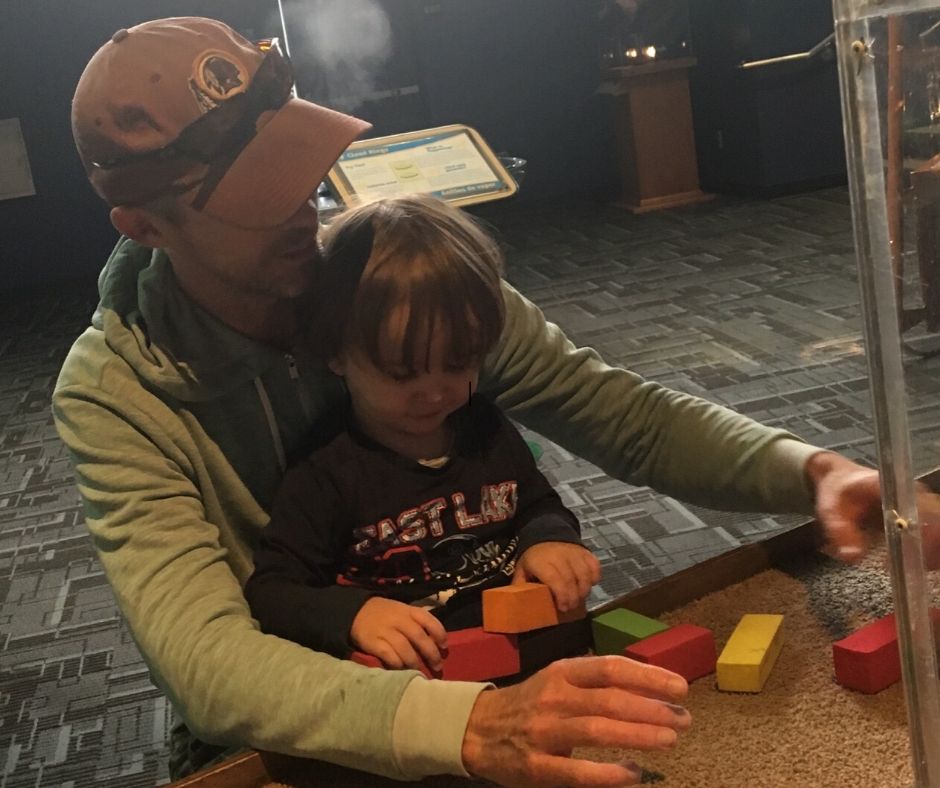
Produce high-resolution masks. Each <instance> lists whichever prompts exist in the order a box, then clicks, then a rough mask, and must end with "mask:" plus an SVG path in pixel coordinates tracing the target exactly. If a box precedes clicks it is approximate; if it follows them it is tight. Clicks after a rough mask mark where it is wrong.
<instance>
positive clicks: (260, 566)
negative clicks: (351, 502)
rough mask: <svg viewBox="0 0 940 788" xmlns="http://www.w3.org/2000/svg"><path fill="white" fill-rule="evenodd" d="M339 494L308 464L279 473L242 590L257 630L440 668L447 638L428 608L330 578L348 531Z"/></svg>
mask: <svg viewBox="0 0 940 788" xmlns="http://www.w3.org/2000/svg"><path fill="white" fill-rule="evenodd" d="M342 498H343V496H342V495H341V494H340V492H339V491H338V490H337V489H336V487H335V486H334V485H333V484H332V483H330V479H329V474H326V473H323V472H318V471H317V469H316V468H315V467H314V466H313V465H311V464H310V463H303V464H302V465H299V466H297V467H296V468H295V469H293V470H292V471H290V472H288V474H287V475H286V476H285V478H284V482H283V484H282V486H281V488H280V490H279V491H278V495H277V497H276V498H275V502H274V506H273V508H272V514H271V522H270V523H269V524H268V526H267V528H265V530H264V534H263V536H262V539H261V543H260V545H259V546H258V548H257V549H256V551H255V571H254V574H252V576H251V577H250V578H249V579H248V583H247V585H246V586H245V597H246V599H247V600H248V603H249V605H250V606H251V612H252V615H253V616H254V617H255V618H256V619H257V620H258V623H259V624H260V625H261V629H262V631H264V632H266V633H268V634H271V635H277V636H278V637H282V638H284V639H286V640H292V641H294V642H295V643H299V644H300V645H302V646H307V647H308V648H312V649H316V650H317V651H328V652H329V653H331V654H334V655H336V656H339V657H347V656H349V653H350V652H351V651H352V650H353V648H357V649H358V650H360V651H364V652H366V653H367V654H372V655H373V656H376V657H378V658H379V659H381V660H382V662H383V663H385V665H386V666H387V667H390V668H408V667H410V668H416V669H421V668H422V667H423V666H425V665H426V666H427V667H429V668H430V669H431V670H432V671H434V672H439V671H440V668H441V664H442V660H443V656H442V651H443V650H444V649H445V648H446V645H447V634H446V632H445V631H444V627H443V625H442V624H441V623H440V621H438V620H437V619H436V618H435V617H434V616H433V615H431V614H430V613H429V612H428V611H426V610H423V609H419V608H414V607H411V606H410V605H406V604H405V603H404V602H397V601H395V600H392V599H383V598H381V597H378V596H375V595H374V594H373V592H372V591H370V590H368V589H363V588H357V587H355V586H342V585H338V584H337V583H336V575H337V565H338V563H339V559H340V555H341V552H342V550H343V549H344V545H345V538H346V535H348V533H349V527H350V518H349V516H348V515H347V514H346V513H345V511H344V509H343V508H342Z"/></svg>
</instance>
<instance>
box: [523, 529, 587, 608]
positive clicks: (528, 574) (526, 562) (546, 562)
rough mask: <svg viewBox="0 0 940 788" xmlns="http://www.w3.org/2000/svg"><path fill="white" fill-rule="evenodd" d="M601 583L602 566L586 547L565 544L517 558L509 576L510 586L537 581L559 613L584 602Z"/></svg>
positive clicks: (545, 546) (545, 544)
mask: <svg viewBox="0 0 940 788" xmlns="http://www.w3.org/2000/svg"><path fill="white" fill-rule="evenodd" d="M600 579H601V562H600V561H598V560H597V559H596V558H595V557H594V554H593V553H591V551H590V550H588V549H587V548H586V547H582V546H581V545H578V544H570V543H568V542H540V543H539V544H535V545H532V547H530V548H529V549H528V550H526V551H525V552H524V553H523V554H522V555H521V556H519V559H518V560H517V561H516V571H515V573H514V574H513V576H512V582H513V583H527V582H531V581H532V580H538V581H539V582H540V583H544V584H545V585H547V586H548V587H549V589H550V590H551V592H552V596H553V597H554V599H555V606H556V607H557V608H558V609H559V610H560V611H561V612H562V613H567V612H568V611H569V610H574V609H575V608H576V607H578V605H580V604H581V603H582V602H584V600H585V599H587V595H588V592H589V591H590V590H591V586H593V585H594V584H595V583H596V582H598V581H599V580H600Z"/></svg>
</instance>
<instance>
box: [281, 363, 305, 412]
mask: <svg viewBox="0 0 940 788" xmlns="http://www.w3.org/2000/svg"><path fill="white" fill-rule="evenodd" d="M284 358H285V359H286V360H287V374H288V375H289V376H290V379H291V380H292V381H294V388H295V390H296V391H297V399H298V400H299V401H300V407H301V409H302V410H303V412H304V416H305V417H306V419H307V421H310V406H309V404H308V403H307V398H306V397H305V396H304V393H303V391H302V390H301V388H300V370H298V369H297V359H296V358H295V357H294V354H293V353H285V354H284Z"/></svg>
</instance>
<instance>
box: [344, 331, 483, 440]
mask: <svg viewBox="0 0 940 788" xmlns="http://www.w3.org/2000/svg"><path fill="white" fill-rule="evenodd" d="M388 344H389V345H391V344H392V343H388ZM447 344H448V343H447V337H446V336H444V335H443V333H439V334H438V335H437V336H435V337H433V338H432V339H431V342H430V356H429V359H428V362H429V363H428V368H427V369H423V368H422V369H411V368H409V366H408V365H406V364H404V363H403V362H402V360H401V353H400V349H396V350H392V348H391V347H386V348H383V352H382V357H383V359H384V360H383V363H382V365H381V366H377V365H376V364H374V363H373V362H372V361H371V360H370V359H369V358H368V357H367V356H366V355H365V353H363V352H361V351H359V350H352V351H350V352H346V353H344V354H343V355H342V357H341V358H340V359H337V360H336V361H334V362H333V363H332V364H331V365H330V366H331V367H332V368H333V371H334V372H336V373H337V374H339V375H342V376H343V377H344V378H345V380H346V387H347V388H348V389H349V394H350V397H351V399H352V405H353V410H354V411H355V414H356V418H357V420H358V421H359V423H360V425H361V426H362V427H363V429H365V430H366V432H367V433H369V434H370V435H371V436H372V437H373V438H375V439H377V440H379V441H380V442H381V441H383V438H384V439H385V440H389V436H398V437H404V436H407V437H411V438H420V437H430V436H433V435H435V434H437V433H438V431H439V430H441V429H442V428H443V426H444V422H445V420H446V419H447V417H448V416H449V415H450V414H451V413H453V412H454V411H455V410H458V409H459V408H461V407H462V406H463V405H465V404H466V402H467V400H468V399H469V398H470V395H471V394H472V393H473V392H474V391H475V390H476V387H477V382H478V380H479V376H480V363H479V361H473V362H471V363H470V364H466V363H464V364H460V365H458V364H455V363H454V362H453V360H452V359H449V358H447V357H446V356H447V353H446V348H447ZM420 346H422V345H419V347H420Z"/></svg>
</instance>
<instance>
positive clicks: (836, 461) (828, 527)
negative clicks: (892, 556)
mask: <svg viewBox="0 0 940 788" xmlns="http://www.w3.org/2000/svg"><path fill="white" fill-rule="evenodd" d="M806 474H807V476H808V478H809V481H810V485H811V486H812V487H813V488H814V489H815V491H816V519H817V520H819V522H820V524H821V525H822V526H823V529H824V530H825V533H826V542H827V552H829V553H830V554H831V555H832V556H833V557H835V558H838V559H840V560H842V561H848V562H854V561H858V560H859V559H861V558H862V556H864V555H865V551H866V550H867V548H868V540H867V539H866V538H865V532H864V529H865V528H869V527H871V528H880V527H881V525H882V522H883V517H882V510H881V482H880V478H879V475H878V471H876V470H873V469H871V468H866V467H864V466H862V465H859V464H858V463H855V462H852V461H851V460H848V459H846V458H845V457H842V456H841V455H839V454H836V453H834V452H828V451H823V452H819V453H818V454H814V455H813V456H812V457H810V458H809V462H807V463H806ZM916 494H917V514H918V518H919V520H920V524H921V526H922V528H923V530H922V531H921V536H922V539H923V548H924V560H925V561H926V564H927V568H928V569H937V568H940V496H938V495H937V494H936V493H933V492H931V491H930V490H929V489H928V488H927V487H926V486H925V485H923V484H919V483H918V484H917V487H916Z"/></svg>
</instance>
